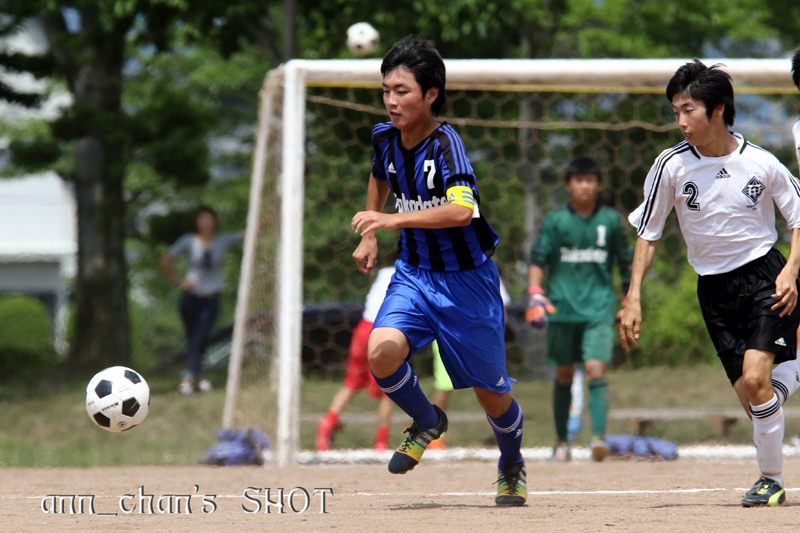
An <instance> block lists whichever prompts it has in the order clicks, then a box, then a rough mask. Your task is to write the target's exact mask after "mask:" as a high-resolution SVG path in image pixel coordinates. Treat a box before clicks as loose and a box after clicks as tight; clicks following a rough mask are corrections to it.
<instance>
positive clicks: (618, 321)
mask: <svg viewBox="0 0 800 533" xmlns="http://www.w3.org/2000/svg"><path fill="white" fill-rule="evenodd" d="M620 305H621V306H622V309H620V310H619V311H617V314H616V315H614V327H617V328H618V327H619V325H620V324H622V313H624V312H625V306H626V305H628V299H627V298H623V299H622V301H621V302H620Z"/></svg>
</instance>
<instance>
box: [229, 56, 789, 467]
mask: <svg viewBox="0 0 800 533" xmlns="http://www.w3.org/2000/svg"><path fill="white" fill-rule="evenodd" d="M684 62H685V60H677V59H663V60H454V61H447V62H446V66H447V97H448V100H447V106H446V108H445V109H444V110H443V112H442V114H441V116H440V120H443V121H447V122H448V123H450V124H451V125H453V127H454V128H455V129H456V130H457V131H458V132H459V134H460V135H461V138H462V139H463V141H464V144H465V146H466V149H467V152H468V154H469V156H470V160H471V162H472V165H473V167H474V169H475V173H476V176H477V183H478V188H479V190H480V193H481V213H482V215H483V216H485V217H486V218H487V219H488V221H489V222H490V224H491V225H492V227H493V228H494V229H495V230H496V231H497V233H498V234H499V236H500V246H499V247H498V248H497V251H496V253H495V255H494V260H495V262H496V263H497V266H498V269H499V271H500V274H501V277H502V279H503V281H504V283H505V285H506V287H507V289H508V292H509V293H510V295H511V297H512V303H511V305H510V306H509V308H508V325H507V331H506V350H507V357H508V366H509V374H510V375H511V376H514V377H516V378H517V379H520V380H524V379H534V378H538V377H542V376H544V375H546V373H547V365H546V360H545V352H544V349H543V339H542V335H541V333H538V332H535V331H533V330H531V329H530V328H529V327H528V326H527V325H526V324H525V321H524V310H525V303H526V294H527V293H526V289H527V256H528V250H529V248H530V245H531V242H532V239H533V236H534V235H535V231H536V229H537V228H538V226H539V224H540V223H541V221H542V219H543V216H544V214H546V213H547V212H548V211H549V210H551V209H553V208H555V207H557V206H560V205H563V204H564V203H566V202H567V200H568V196H567V193H566V191H565V190H564V188H563V177H562V174H563V169H564V167H565V165H566V164H567V163H568V162H569V161H570V160H571V159H573V158H575V157H579V156H591V157H594V158H595V159H597V160H598V161H599V162H600V164H601V166H602V168H603V172H604V176H603V182H604V189H603V191H602V193H601V198H600V199H601V201H603V202H604V203H606V204H608V205H611V206H613V207H615V208H616V209H618V210H619V211H621V212H622V213H624V214H628V213H630V212H631V211H632V210H633V208H634V207H636V206H637V205H638V204H639V203H640V202H641V195H642V185H643V182H644V178H645V176H646V174H647V171H648V170H649V168H650V166H651V164H652V163H653V161H654V160H655V158H656V157H657V155H658V154H659V153H660V152H661V151H662V150H664V149H666V148H668V147H670V146H673V145H674V144H676V143H678V142H679V141H680V140H682V136H681V135H680V131H679V130H678V129H677V127H676V126H675V124H674V118H673V116H672V110H671V106H670V105H669V102H667V100H666V98H665V97H664V87H665V85H666V82H667V81H668V80H669V78H670V77H671V75H672V74H673V73H674V71H675V70H676V69H677V67H679V66H680V65H681V64H683V63H684ZM704 62H705V63H706V64H709V65H710V64H714V63H724V64H725V65H726V67H725V68H726V70H727V71H728V72H730V73H731V75H732V77H733V79H734V85H735V88H736V107H737V115H736V125H735V127H734V128H733V129H734V130H735V131H738V132H741V133H743V134H744V135H745V136H746V137H747V138H748V139H749V140H751V141H752V142H755V143H756V144H760V145H761V146H763V147H765V148H767V149H769V150H770V151H772V152H773V153H775V154H776V155H777V156H778V157H779V158H780V159H781V160H782V161H783V162H784V164H786V165H787V166H788V167H789V168H790V169H791V170H793V172H795V173H796V172H797V168H796V163H795V161H794V155H793V146H792V139H791V124H792V123H793V122H794V121H795V120H796V119H797V118H798V117H799V116H800V98H798V96H797V93H796V89H795V88H794V87H793V86H792V85H791V81H790V76H789V69H790V67H789V61H788V60H749V59H726V60H704ZM379 67H380V62H379V61H376V60H359V61H341V60H340V61H304V60H293V61H290V62H289V63H287V64H286V65H284V66H282V67H280V68H278V69H275V70H273V71H271V72H270V73H269V74H268V76H267V80H266V83H265V86H264V89H263V90H262V92H261V94H260V110H259V120H258V128H257V134H256V140H255V152H254V156H253V173H252V188H251V196H250V206H249V213H248V224H247V231H246V239H245V252H244V260H243V264H242V276H241V282H240V286H239V293H238V301H237V307H236V324H235V328H234V339H233V347H232V354H231V359H230V368H229V375H228V385H227V399H226V405H225V411H224V417H223V425H224V426H226V427H230V426H260V427H262V428H263V429H265V430H266V431H267V433H268V434H269V435H270V436H272V437H273V438H274V439H275V440H276V443H275V444H276V447H275V453H276V455H275V459H276V462H277V464H279V465H290V464H293V463H294V462H295V461H296V460H297V453H298V450H300V449H312V448H313V446H314V442H313V436H314V428H315V425H316V418H315V416H317V417H318V416H319V415H321V414H322V413H324V410H325V408H326V407H327V402H328V401H330V397H327V398H326V400H325V402H324V403H320V401H319V400H318V399H317V400H314V401H315V402H316V403H314V404H313V405H310V404H309V405H307V402H310V401H311V400H307V398H311V397H315V392H317V391H318V390H320V389H322V388H323V385H325V386H328V388H329V390H333V391H335V388H330V386H331V384H340V383H341V378H342V376H343V373H344V362H345V359H346V356H347V351H348V345H349V341H350V334H351V332H352V329H353V326H354V325H355V324H356V323H357V321H358V320H359V318H360V313H361V310H362V309H363V302H364V299H365V296H366V294H367V292H368V290H369V287H370V282H371V281H372V279H373V278H370V277H367V276H363V275H361V274H360V273H358V271H357V269H356V267H355V264H354V262H353V259H352V257H351V254H352V253H353V251H354V250H355V248H356V246H357V245H358V242H359V237H358V236H357V235H356V234H354V233H353V232H352V230H351V229H350V220H351V218H352V216H353V214H355V213H356V212H357V211H359V210H362V209H363V208H364V205H365V198H366V186H367V181H368V176H369V173H370V168H371V160H372V149H371V130H372V126H373V125H374V124H375V123H377V122H385V121H386V120H387V116H386V112H385V109H384V107H383V103H382V94H381V89H380V87H381V77H380V68H379ZM386 210H387V212H391V211H393V210H394V207H393V202H392V201H391V200H390V201H389V202H387V206H386ZM783 233H784V237H785V233H786V232H785V231H784V232H783ZM397 237H398V235H396V234H390V233H389V232H382V234H379V247H380V254H381V255H380V261H379V266H386V265H389V264H390V263H391V261H392V257H393V255H394V251H395V249H396V240H397ZM630 237H631V244H632V243H633V238H634V232H633V231H632V230H631V233H630ZM651 277H652V278H653V280H652V281H651V282H649V283H648V286H647V287H648V288H647V290H648V291H649V292H648V293H647V294H646V295H645V300H646V302H645V314H646V315H647V319H648V320H649V324H650V327H651V328H652V329H651V330H649V331H652V334H651V336H650V338H651V339H654V340H650V341H648V342H649V344H647V343H644V344H643V346H642V348H641V349H639V350H636V351H634V352H633V353H632V354H631V355H627V354H624V353H623V352H622V351H621V350H619V349H618V350H617V351H616V352H615V359H614V364H615V365H628V366H640V365H648V364H686V363H691V362H695V361H703V360H707V359H708V358H709V357H710V356H711V357H713V346H711V343H710V341H709V339H708V337H707V335H706V334H705V331H704V329H699V330H698V323H699V324H700V327H701V328H702V319H700V318H699V316H700V315H699V313H700V311H699V309H696V303H695V299H694V297H693V296H692V294H693V291H694V283H695V280H696V278H695V277H694V276H693V274H692V273H691V270H690V269H689V267H688V266H687V265H686V260H685V249H684V245H683V240H682V238H681V237H680V235H679V232H678V230H677V224H676V223H675V221H674V219H672V220H671V221H670V222H669V224H668V228H667V231H666V232H665V236H664V239H663V241H662V245H661V248H660V250H659V260H658V262H657V263H656V265H655V266H654V268H653V271H652V274H651ZM618 286H619V284H618V283H617V287H618ZM618 290H619V289H618ZM687 294H688V295H689V297H688V299H687V298H686V295H687ZM621 296H622V294H620V297H621ZM647 302H649V303H650V304H654V305H653V306H652V308H648V303H647ZM670 306H673V308H674V306H682V307H677V308H675V309H676V310H677V311H679V312H678V313H677V314H675V313H672V314H671V315H670V314H668V313H671V311H670V309H671V308H670ZM656 307H658V308H659V309H665V310H666V311H662V312H661V314H659V311H657V310H656ZM662 319H663V320H662ZM414 363H415V368H417V370H418V372H419V373H420V374H421V375H426V373H429V372H430V355H429V352H428V351H425V350H423V351H422V352H420V353H419V354H417V355H415V357H414ZM301 384H302V387H303V388H302V390H303V394H302V395H301Z"/></svg>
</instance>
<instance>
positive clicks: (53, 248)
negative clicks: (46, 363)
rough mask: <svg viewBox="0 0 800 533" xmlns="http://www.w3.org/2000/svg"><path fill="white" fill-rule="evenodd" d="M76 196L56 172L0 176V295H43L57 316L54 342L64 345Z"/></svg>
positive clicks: (74, 243)
mask: <svg viewBox="0 0 800 533" xmlns="http://www.w3.org/2000/svg"><path fill="white" fill-rule="evenodd" d="M76 251H77V227H76V210H75V200H74V197H73V195H72V192H71V191H70V190H69V187H68V186H67V185H66V184H65V183H64V181H63V180H62V179H61V178H59V177H58V176H57V175H55V174H53V173H48V174H43V175H39V176H27V177H24V178H16V179H0V295H1V294H9V293H17V294H27V295H31V296H35V297H36V298H38V299H40V300H41V301H42V302H43V303H44V304H45V306H46V307H47V309H48V311H50V313H51V316H52V317H53V332H54V338H55V345H56V348H57V349H58V350H59V351H60V352H63V351H64V349H65V348H66V339H65V333H66V326H67V318H68V301H67V282H68V280H69V279H70V278H72V277H73V276H74V274H75V254H76Z"/></svg>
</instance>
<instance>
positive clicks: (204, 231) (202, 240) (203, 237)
mask: <svg viewBox="0 0 800 533" xmlns="http://www.w3.org/2000/svg"><path fill="white" fill-rule="evenodd" d="M194 220H195V225H196V226H197V233H196V234H193V233H187V234H186V235H184V236H182V237H181V238H180V239H178V240H177V241H175V244H173V245H172V246H170V247H169V250H168V251H167V252H166V253H164V255H163V256H162V257H161V267H162V268H163V269H164V272H165V273H166V274H167V276H169V278H170V279H171V280H172V282H173V283H175V285H177V286H178V287H180V288H181V290H182V291H183V298H181V304H180V311H181V318H182V319H183V326H184V328H185V330H186V342H187V354H186V370H184V372H183V381H182V382H181V384H180V387H178V390H179V391H180V392H181V393H182V394H184V395H187V396H189V395H191V394H192V393H193V392H194V388H193V385H194V383H197V388H198V389H199V390H200V391H201V392H210V391H211V390H213V387H212V386H211V383H209V381H208V380H207V379H205V378H204V377H203V371H202V368H201V363H202V360H203V354H204V353H205V349H206V343H207V341H208V334H209V332H210V331H211V327H212V326H213V324H214V319H215V318H216V316H217V311H218V310H219V293H220V292H221V291H222V286H223V279H222V265H223V261H224V259H225V253H226V252H227V251H228V250H229V249H230V247H231V246H233V245H235V244H239V243H240V242H242V239H243V237H244V234H243V233H242V232H237V233H223V234H220V235H217V234H216V233H215V229H216V225H217V213H216V211H214V209H212V208H211V207H208V206H201V207H199V208H198V209H197V211H195V219H194ZM179 255H184V256H186V259H187V262H188V268H187V270H186V276H185V278H183V279H181V278H180V277H178V276H177V274H176V273H175V267H174V265H173V260H174V259H175V258H176V257H178V256H179Z"/></svg>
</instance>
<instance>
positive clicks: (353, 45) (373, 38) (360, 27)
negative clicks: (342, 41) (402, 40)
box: [347, 22, 380, 57]
mask: <svg viewBox="0 0 800 533" xmlns="http://www.w3.org/2000/svg"><path fill="white" fill-rule="evenodd" d="M378 41H380V36H379V35H378V30H376V29H375V28H373V27H372V25H371V24H369V23H368V22H357V23H355V24H353V25H352V26H350V27H349V28H347V48H349V49H350V51H351V52H353V53H354V54H355V55H357V56H359V57H362V56H366V55H369V54H371V53H372V52H374V51H375V48H376V47H377V46H378Z"/></svg>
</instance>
